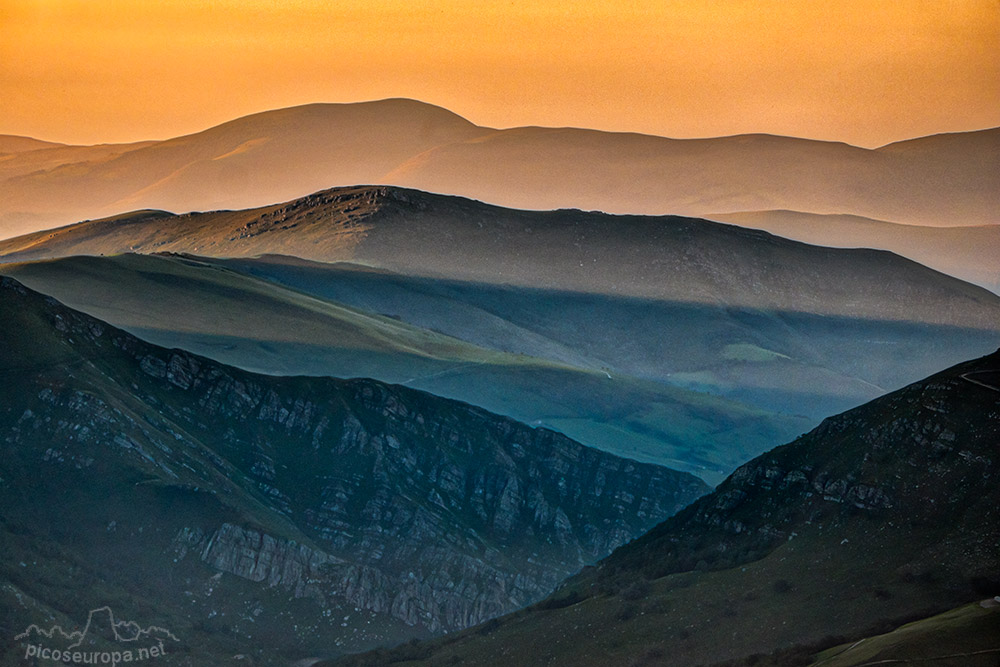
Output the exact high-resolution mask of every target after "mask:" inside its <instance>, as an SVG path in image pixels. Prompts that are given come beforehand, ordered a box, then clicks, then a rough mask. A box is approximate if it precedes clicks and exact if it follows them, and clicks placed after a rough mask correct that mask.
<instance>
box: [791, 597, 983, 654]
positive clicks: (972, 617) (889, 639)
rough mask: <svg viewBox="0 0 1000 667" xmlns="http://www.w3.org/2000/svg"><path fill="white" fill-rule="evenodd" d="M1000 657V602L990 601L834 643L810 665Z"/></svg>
mask: <svg viewBox="0 0 1000 667" xmlns="http://www.w3.org/2000/svg"><path fill="white" fill-rule="evenodd" d="M998 657H1000V603H997V601H996V600H993V599H988V600H983V601H982V602H975V603H973V604H968V605H964V606H962V607H959V608H957V609H952V610H950V611H947V612H944V613H943V614H937V615H935V616H931V617H930V618H925V619H921V620H918V621H914V622H912V623H907V624H906V625H903V626H901V627H899V628H896V629H895V630H893V631H892V632H887V633H885V634H881V635H877V636H874V637H866V638H864V639H860V640H857V641H853V642H850V643H849V644H843V645H841V646H835V647H833V648H830V649H827V650H825V651H823V652H822V653H820V654H819V655H817V656H816V661H815V662H813V663H812V665H811V667H861V665H866V664H867V665H870V664H872V663H875V664H907V663H910V664H912V663H917V664H925V665H930V667H993V665H996V663H997V658H998Z"/></svg>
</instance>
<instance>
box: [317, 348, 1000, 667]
mask: <svg viewBox="0 0 1000 667" xmlns="http://www.w3.org/2000/svg"><path fill="white" fill-rule="evenodd" d="M998 478H1000V351H998V352H995V353H993V354H991V355H988V356H986V357H982V358H979V359H975V360H973V361H969V362H966V363H963V364H960V365H958V366H955V367H953V368H950V369H948V370H945V371H943V372H940V373H938V374H936V375H934V376H931V377H930V378H927V379H926V380H924V381H921V382H918V383H915V384H912V385H909V386H907V387H905V388H904V389H901V390H899V391H897V392H893V393H892V394H888V395H886V396H885V397H883V398H880V399H877V400H875V401H872V402H870V403H868V404H866V405H863V406H861V407H859V408H856V409H854V410H851V411H848V412H845V413H843V414H840V415H838V416H835V417H831V418H829V419H827V420H826V421H825V422H823V424H822V425H821V426H819V427H817V428H816V429H814V430H813V431H812V432H810V433H808V434H806V435H804V436H802V437H800V438H798V439H797V440H795V441H794V442H792V443H790V444H787V445H784V446H782V447H778V448H776V449H774V450H772V451H771V452H768V453H767V454H764V455H762V456H759V457H757V458H756V459H754V460H752V461H751V462H749V463H747V464H746V465H744V466H742V467H741V468H739V469H738V470H736V471H735V472H734V473H733V474H732V475H731V476H730V477H729V478H728V479H727V480H726V481H725V482H723V483H722V484H721V485H720V486H719V487H718V488H717V489H716V490H715V491H714V492H713V493H711V494H708V495H706V496H704V497H703V498H701V499H699V500H697V501H695V502H694V503H692V504H691V505H690V506H688V507H687V508H685V509H684V510H681V511H680V512H679V513H677V514H676V515H674V516H673V517H671V518H669V519H667V520H666V521H665V522H663V523H662V524H660V525H659V526H657V527H656V528H654V529H653V530H651V531H650V532H649V533H647V534H646V535H644V536H642V537H641V538H639V539H636V540H634V541H632V542H630V543H628V544H627V545H625V546H623V547H621V548H619V549H617V550H616V551H615V552H614V553H612V555H611V556H609V557H608V558H606V559H604V560H602V561H601V562H600V563H599V564H598V565H597V566H596V567H594V568H587V569H585V570H584V571H583V572H582V573H581V574H580V575H578V576H576V577H573V578H571V579H570V580H568V581H567V582H565V583H564V585H563V586H562V587H560V589H559V590H558V591H557V592H555V593H553V595H552V596H550V597H549V598H548V599H546V600H544V601H543V602H540V603H539V604H537V605H534V606H532V607H530V608H529V609H528V610H526V611H524V612H518V613H515V614H510V615H508V616H505V617H503V618H500V619H497V620H496V621H495V622H491V623H489V624H486V625H482V626H480V627H478V628H476V629H474V630H470V631H468V632H465V633H462V634H461V635H459V636H457V637H449V638H447V639H442V640H431V641H429V642H427V643H425V644H421V645H417V646H405V647H399V648H397V649H394V650H391V651H382V652H379V653H377V654H375V655H362V656H351V657H349V658H345V659H343V660H339V661H335V662H330V663H323V664H337V665H343V666H344V667H360V666H363V665H373V664H391V663H394V662H406V664H415V665H416V664H420V665H433V666H443V665H450V664H493V663H494V662H496V663H499V662H500V661H503V662H507V663H509V664H560V665H562V664H567V665H570V664H571V665H583V666H587V667H591V666H592V667H603V666H604V665H609V664H613V665H626V664H633V665H663V666H664V667H666V666H671V667H672V666H673V665H706V664H713V665H722V664H725V665H756V664H803V662H807V661H804V660H803V658H806V657H808V656H810V655H811V654H813V653H815V652H817V651H818V650H819V649H820V648H822V647H830V646H835V645H837V644H840V643H842V641H843V640H842V639H838V637H849V638H851V642H852V643H854V645H855V646H857V645H861V644H862V642H860V641H859V642H856V643H855V642H854V640H855V639H861V638H863V637H870V636H871V635H873V634H876V633H877V632H881V630H878V628H880V627H888V628H894V627H898V626H900V625H902V624H903V623H904V622H907V621H904V620H902V619H909V620H912V619H913V618H914V617H917V618H919V617H926V616H929V615H931V614H933V613H935V611H941V610H946V609H949V608H953V607H955V606H957V605H961V604H967V603H969V602H973V601H975V602H978V601H980V600H982V599H983V598H992V597H993V596H994V595H996V594H997V593H998V592H1000V581H998V579H997V573H998V572H1000V487H998V485H997V480H998ZM977 607H978V605H977ZM937 627H938V628H940V627H941V625H937ZM873 629H874V631H873ZM911 630H912V626H906V630H904V634H906V633H907V632H910V631H911ZM993 637H994V636H993V635H992V634H991V635H989V638H990V639H993ZM929 645H930V644H928V646H929ZM995 645H996V644H995V641H994V642H993V643H989V644H988V646H995ZM968 650H969V649H968V648H967V645H966V644H960V645H958V647H957V648H956V650H955V653H957V654H958V655H957V657H956V656H952V657H953V658H954V659H956V660H959V661H961V660H966V659H968V658H969V656H970V655H971V654H970V653H968ZM775 651H778V653H777V654H775V656H773V660H772V659H771V658H769V657H767V656H766V655H762V654H768V653H772V652H775ZM938 654H939V655H945V654H946V651H942V652H940V653H938ZM910 657H912V654H911V656H910ZM820 662H822V661H820ZM817 664H819V663H817ZM866 664H873V663H866Z"/></svg>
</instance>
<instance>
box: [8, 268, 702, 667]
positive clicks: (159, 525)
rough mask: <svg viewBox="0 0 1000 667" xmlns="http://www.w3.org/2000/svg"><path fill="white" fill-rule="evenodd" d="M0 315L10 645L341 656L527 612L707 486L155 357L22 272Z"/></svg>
mask: <svg viewBox="0 0 1000 667" xmlns="http://www.w3.org/2000/svg"><path fill="white" fill-rule="evenodd" d="M0 317H2V319H3V321H4V323H5V326H4V328H3V330H2V336H3V345H2V346H0V373H2V376H3V380H4V381H3V382H2V383H0V396H2V401H0V442H3V443H4V452H5V453H4V456H3V458H2V462H0V480H2V483H0V501H2V507H3V508H4V511H3V516H2V518H0V548H2V550H3V552H4V553H5V554H6V557H5V558H4V559H3V561H2V562H0V573H2V581H3V585H2V587H0V600H2V604H0V627H2V628H3V630H4V632H8V631H9V633H8V634H6V635H5V636H7V637H12V636H14V635H15V634H16V633H17V632H19V631H21V630H23V628H24V627H27V626H28V625H29V624H31V623H34V624H36V625H38V626H39V627H51V625H52V624H53V623H59V624H60V625H63V626H66V627H73V625H72V624H71V623H70V624H69V625H67V620H68V619H76V620H77V622H80V621H82V619H85V618H86V617H87V610H88V609H93V608H96V607H97V606H99V605H103V606H108V607H111V608H113V609H115V611H116V613H117V614H118V615H119V616H122V617H126V618H141V619H142V621H143V623H144V624H148V625H156V626H158V627H163V628H168V629H169V630H170V631H171V632H172V633H173V634H174V635H175V636H176V637H178V638H179V639H180V641H181V643H182V644H183V647H181V648H177V649H174V648H173V647H172V652H173V653H175V654H176V655H175V656H174V657H175V659H176V660H178V661H179V662H175V663H172V664H190V665H207V664H231V663H232V660H233V658H232V656H233V655H235V654H237V653H240V654H245V655H250V656H252V658H253V660H254V664H288V659H289V657H291V658H292V659H298V658H304V657H306V656H308V655H309V654H310V652H312V651H322V653H320V654H321V655H335V654H336V653H337V652H338V651H341V650H344V649H347V648H353V649H355V650H356V649H358V648H361V647H364V646H373V645H378V644H381V643H384V642H389V641H401V640H403V639H405V638H407V637H408V636H421V635H426V634H428V633H436V632H440V631H442V630H454V629H458V628H461V627H464V626H466V625H469V624H472V623H476V622H478V621H480V620H485V619H486V618H489V617H491V616H494V615H496V614H498V613H503V612H504V611H508V610H513V609H516V608H518V607H520V606H522V605H524V604H527V603H529V602H531V601H532V600H534V599H537V598H538V597H540V596H542V595H544V594H545V593H546V592H547V591H548V590H550V589H551V587H552V586H554V585H555V583H557V582H558V581H559V580H560V579H561V578H563V577H564V576H566V575H568V574H570V573H572V572H575V571H577V570H578V569H579V568H580V567H581V566H582V565H583V564H585V563H587V562H592V561H593V560H595V559H597V558H599V557H601V556H603V555H606V554H607V553H608V552H609V551H610V550H611V549H612V548H614V547H615V546H617V545H619V544H621V543H622V542H624V541H626V540H627V539H629V538H631V537H634V536H636V535H638V534H640V533H641V532H642V531H644V530H646V529H647V528H649V527H650V526H652V525H654V524H655V523H656V522H658V521H659V520H661V519H662V518H664V517H666V516H668V515H669V514H671V513H672V512H674V511H676V510H677V509H679V508H680V507H682V506H684V505H685V504H687V503H688V502H690V501H691V500H693V499H694V498H695V497H697V496H698V495H700V494H701V493H704V492H705V491H706V490H707V487H706V486H705V485H704V484H703V483H702V482H700V481H699V480H697V479H696V478H695V477H692V476H690V475H687V474H684V473H678V472H675V471H672V470H669V469H666V468H662V467H659V466H653V465H648V464H642V463H637V462H634V461H629V460H627V459H622V458H619V457H615V456H611V455H608V454H605V453H602V452H599V451H597V450H593V449H589V448H586V447H584V446H582V445H580V444H578V443H576V442H574V441H572V440H570V439H568V438H566V437H564V436H562V435H560V434H557V433H554V432H552V431H548V430H545V429H532V428H529V427H527V426H525V425H523V424H520V423H517V422H515V421H512V420H510V419H506V418H503V417H499V416H497V415H493V414H491V413H488V412H486V411H484V410H481V409H478V408H474V407H472V406H469V405H467V404H463V403H458V402H455V401H449V400H446V399H442V398H438V397H435V396H432V395H429V394H426V393H423V392H419V391H415V390H411V389H407V388H404V387H400V386H391V385H385V384H382V383H379V382H376V381H373V380H354V381H343V380H334V379H330V378H304V377H290V378H275V377H270V376H265V375H256V374H251V373H247V372H244V371H240V370H238V369H234V368H231V367H227V366H223V365H220V364H218V363H216V362H213V361H211V360H208V359H205V358H202V357H198V356H195V355H191V354H189V353H186V352H183V351H180V350H167V349H164V348H160V347H156V346H152V345H149V344H147V343H144V342H142V341H140V340H138V339H136V338H135V337H133V336H131V335H129V334H127V333H124V332H122V331H120V330H118V329H115V328H113V327H110V326H108V325H106V324H104V323H102V322H100V321H98V320H95V319H93V318H91V317H89V316H86V315H83V314H80V313H77V312H75V311H72V310H69V309H67V308H65V307H63V306H62V305H60V304H59V303H58V302H56V301H55V300H53V299H51V298H47V297H43V296H42V295H39V294H37V293H35V292H32V291H30V290H28V289H26V288H24V287H23V286H21V285H20V284H19V283H17V282H16V281H14V280H12V279H9V278H2V279H0ZM40 470H41V471H43V472H44V474H42V475H38V474H37V473H38V471H40ZM29 564H30V567H29ZM213 619H215V620H213ZM2 651H3V654H4V655H3V656H2V662H3V664H14V661H16V660H18V659H19V658H18V654H20V653H23V648H22V647H20V646H17V645H14V644H11V643H9V642H5V643H4V645H3V646H2Z"/></svg>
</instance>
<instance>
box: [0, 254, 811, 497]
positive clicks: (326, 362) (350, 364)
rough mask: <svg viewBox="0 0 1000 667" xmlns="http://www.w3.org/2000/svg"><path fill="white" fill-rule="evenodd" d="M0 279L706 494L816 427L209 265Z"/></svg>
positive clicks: (221, 353) (137, 326) (74, 261)
mask: <svg viewBox="0 0 1000 667" xmlns="http://www.w3.org/2000/svg"><path fill="white" fill-rule="evenodd" d="M0 273H5V274H7V275H11V276H14V277H16V278H17V279H18V280H21V281H23V282H24V283H25V284H26V285H28V286H30V287H32V288H33V289H37V290H39V291H41V292H43V293H46V294H50V295H53V296H55V297H57V298H58V299H60V300H61V301H63V302H65V303H67V304H69V305H71V306H73V307H75V308H79V309H80V310H83V311H84V312H87V313H89V314H91V315H93V316H95V317H98V318H100V319H104V320H106V321H109V322H111V323H113V324H115V325H116V326H120V327H123V328H124V329H126V330H128V331H130V332H131V333H133V334H136V335H138V336H141V337H142V338H144V339H145V340H148V341H150V342H152V343H155V344H158V345H163V346H166V347H179V348H183V349H186V350H190V351H193V352H195V353H198V354H203V355H206V356H208V357H211V358H213V359H216V360H218V361H221V362H224V363H227V364H232V365H235V366H239V367H241V368H244V369H247V370H254V371H261V372H267V373H276V374H285V375H287V374H307V375H332V376H336V377H373V378H377V379H380V380H383V381H388V382H397V383H402V384H406V385H407V386H411V387H415V388H419V389H424V390H427V391H431V392H432V393H435V394H438V395H441V396H445V397H449V398H456V399H460V400H464V401H467V402H470V403H473V404H476V405H480V406H483V407H485V408H487V409H489V410H491V411H494V412H497V413H500V414H504V415H508V416H511V417H514V418H516V419H519V420H521V421H525V422H527V423H531V424H534V425H546V426H549V427H552V428H555V429H557V430H560V431H562V432H564V433H566V434H567V435H570V436H571V437H574V438H577V439H579V440H581V441H582V442H586V443H588V444H591V445H593V446H595V447H599V448H602V449H604V450H606V451H610V452H616V453H619V454H621V455H624V456H629V457H632V458H636V459H638V460H642V461H649V462H655V463H661V464H664V465H669V466H671V467H674V468H677V469H681V470H686V471H689V472H694V473H695V474H698V475H699V476H701V477H703V478H704V479H706V480H707V481H709V482H712V483H714V482H717V481H719V480H720V479H721V478H722V477H723V476H724V474H725V473H726V472H728V471H729V470H732V469H733V468H734V467H736V466H737V465H739V464H740V463H741V462H743V461H745V460H746V459H747V458H749V457H751V456H753V455H754V454H756V453H758V452H759V451H761V450H762V449H763V448H765V447H766V446H767V444H768V443H769V442H774V441H775V440H781V439H787V438H789V437H792V436H794V435H796V434H798V433H801V432H802V431H804V430H805V429H806V428H808V421H807V420H805V419H803V418H796V417H787V416H781V415H777V414H774V413H772V412H770V411H768V410H765V409H760V408H755V407H751V406H748V405H745V404H741V403H739V402H736V401H732V400H726V399H723V398H718V397H713V396H710V395H707V394H699V393H696V392H691V391H687V390H684V389H680V388H677V387H672V386H667V385H664V384H661V383H658V382H654V381H650V380H646V379H642V378H635V377H629V376H627V375H618V374H615V375H613V376H612V377H609V376H608V374H607V373H605V372H602V371H600V370H597V369H596V368H593V367H587V366H583V367H580V366H576V365H571V364H568V363H566V362H564V361H560V360H550V359H543V358H539V357H537V356H528V355H524V354H519V353H515V352H508V351H497V350H494V349H489V348H488V347H484V346H481V345H475V344H472V343H467V342H463V341H461V340H458V339H457V338H454V337H451V336H447V335H444V334H441V333H438V332H436V331H433V330H431V329H430V328H421V327H418V326H414V325H410V324H406V323H405V322H402V321H400V320H398V319H394V318H391V317H385V316H381V315H375V314H372V313H370V312H365V311H363V310H361V309H359V308H356V307H350V306H344V305H341V304H338V303H335V302H332V301H329V300H326V299H323V298H319V297H316V296H311V295H307V294H304V293H302V292H300V291H296V290H294V289H289V288H287V287H284V286H281V285H277V284H274V283H271V282H267V281H264V280H261V279H258V278H255V277H252V276H248V275H245V274H243V273H240V272H238V271H234V270H232V269H230V268H227V267H226V266H223V265H218V264H216V263H215V262H214V261H213V260H206V259H200V258H192V257H178V256H144V255H123V256H118V257H74V258H66V259H61V260H53V261H45V262H36V263H25V264H4V265H0Z"/></svg>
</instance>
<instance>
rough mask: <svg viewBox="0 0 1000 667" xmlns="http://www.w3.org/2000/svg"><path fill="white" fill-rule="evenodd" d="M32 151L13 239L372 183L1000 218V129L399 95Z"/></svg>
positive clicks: (519, 202) (12, 192)
mask: <svg viewBox="0 0 1000 667" xmlns="http://www.w3.org/2000/svg"><path fill="white" fill-rule="evenodd" d="M24 142H25V140H23V139H21V138H10V139H7V140H6V144H9V145H10V146H11V148H8V150H14V149H17V150H18V151H21V152H18V153H16V154H12V155H9V156H6V159H4V160H2V161H0V202H3V204H2V205H0V236H12V235H15V234H18V233H25V232H29V231H33V230H37V229H42V228H46V227H52V226H55V225H57V224H65V223H69V222H74V221H77V220H80V219H83V218H92V217H100V216H107V215H114V214H118V213H121V212H122V211H127V210H130V209H136V208H165V209H169V210H175V211H179V212H180V211H189V210H192V209H195V210H198V209H202V210H203V209H215V208H241V207H246V206H259V205H263V204H266V203H269V202H274V201H279V200H283V199H289V198H292V197H296V196H302V195H305V194H307V193H309V192H313V191H315V190H318V189H320V188H324V187H331V186H337V185H354V184H358V183H377V184H389V185H403V186H408V187H415V188H419V189H423V190H429V191H434V192H441V193H447V194H459V195H463V196H468V197H473V198H476V199H480V200H483V201H488V202H491V203H496V204H501V205H505V206H514V207H518V208H531V209H552V208H565V207H577V208H584V209H599V210H603V211H607V212H612V213H640V214H681V215H706V214H709V213H728V212H734V211H748V210H772V209H789V210H796V211H804V212H810V213H822V214H829V213H842V214H853V215H860V216H865V217H870V218H875V219H882V220H890V221H894V222H901V223H911V224H927V225H941V226H951V225H961V226H968V225H981V224H991V223H994V222H997V214H996V211H997V210H1000V176H997V174H998V173H1000V130H996V129H994V130H984V131H980V132H967V133H959V134H948V135H938V136H934V137H927V138H922V139H916V140H913V141H906V142H899V143H895V144H890V145H888V146H885V147H882V148H879V149H876V150H869V149H863V148H857V147H854V146H849V145H847V144H841V143H832V142H823V141H813V140H807V139H795V138H789V137H778V136H771V135H739V136H732V137H720V138H712V139H684V140H676V139H667V138H663V137H655V136H649V135H639V134H627V133H613V132H600V131H595V130H583V129H575V128H539V127H522V128H511V129H504V130H496V129H492V128H486V127H478V126H476V125H474V124H472V123H470V122H468V121H466V120H465V119H463V118H461V117H459V116H457V115H455V114H453V113H451V112H449V111H447V110H445V109H441V108H439V107H435V106H432V105H429V104H425V103H422V102H417V101H413V100H402V99H392V100H383V101H378V102H365V103H357V104H312V105H306V106H301V107H292V108H288V109H279V110H275V111H268V112H264V113H259V114H254V115H251V116H246V117H243V118H239V119H236V120H233V121H230V122H228V123H224V124H222V125H219V126H217V127H213V128H211V129H208V130H205V131H204V132H199V133H196V134H191V135H187V136H183V137H177V138H174V139H169V140H166V141H157V142H143V143H138V144H131V145H117V146H115V145H111V146H107V145H102V146H89V147H81V146H57V145H56V146H53V145H49V146H48V147H46V146H45V145H42V146H40V147H39V148H38V149H37V150H31V151H25V150H24V149H25V148H26V147H30V144H25V143H24ZM4 145H5V141H4V140H0V150H2V147H3V146H4Z"/></svg>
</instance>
